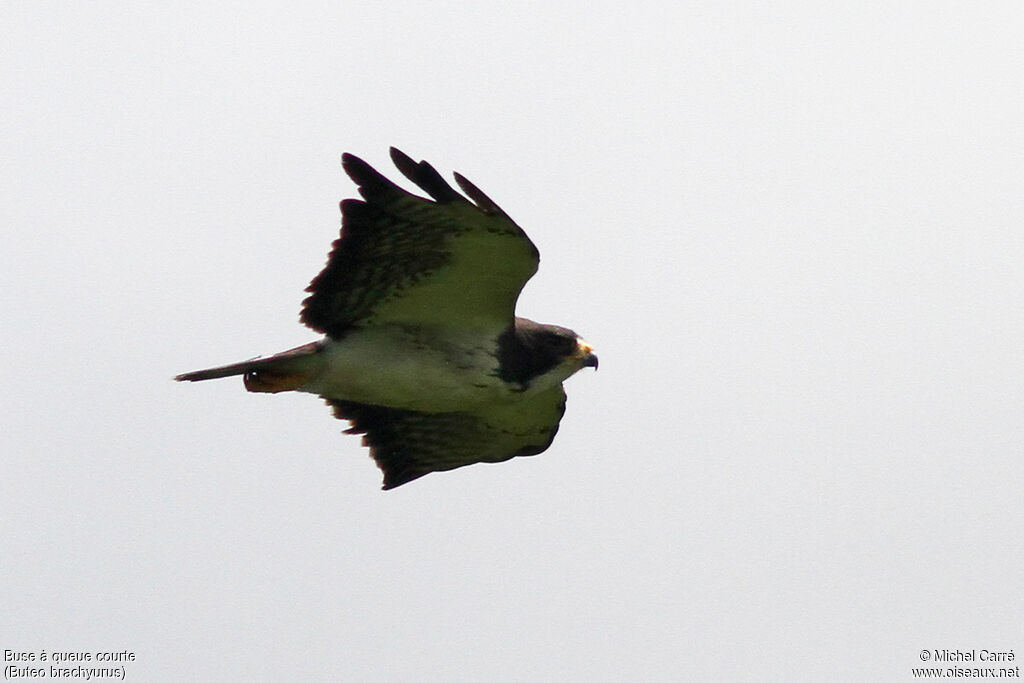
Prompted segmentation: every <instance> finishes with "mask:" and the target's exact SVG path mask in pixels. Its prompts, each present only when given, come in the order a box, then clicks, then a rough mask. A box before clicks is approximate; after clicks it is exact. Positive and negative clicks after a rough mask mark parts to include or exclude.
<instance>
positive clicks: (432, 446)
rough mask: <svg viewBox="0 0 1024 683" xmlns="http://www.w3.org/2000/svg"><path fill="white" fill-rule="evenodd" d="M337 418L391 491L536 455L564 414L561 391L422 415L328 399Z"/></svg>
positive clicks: (558, 387)
mask: <svg viewBox="0 0 1024 683" xmlns="http://www.w3.org/2000/svg"><path fill="white" fill-rule="evenodd" d="M327 402H328V403H329V404H330V405H331V406H333V407H334V415H335V417H338V418H341V419H345V420H350V421H351V422H352V426H351V428H349V429H348V430H346V433H348V434H365V436H364V437H363V445H365V446H369V447H370V455H371V456H373V459H374V460H376V461H377V466H378V467H380V469H381V471H382V472H383V473H384V488H385V489H392V488H395V487H396V486H401V485H402V484H405V483H407V482H410V481H412V480H413V479H417V478H419V477H422V476H423V475H425V474H429V473H431V472H440V471H442V470H451V469H455V468H456V467H462V466H463V465H472V464H473V463H477V462H502V461H504V460H508V459H509V458H513V457H515V456H517V455H536V454H537V453H541V452H542V451H544V450H546V449H547V447H548V446H550V445H551V442H552V440H553V439H554V438H555V432H557V431H558V423H559V421H560V420H561V419H562V414H563V413H564V412H565V392H564V391H563V390H562V387H561V385H559V386H556V387H554V388H553V389H549V390H547V391H545V392H544V393H542V394H537V395H534V396H531V397H530V398H529V399H528V400H523V401H519V402H515V403H508V404H502V405H497V406H487V407H486V408H485V409H484V411H483V412H479V413H420V412H416V411H412V410H396V409H394V408H383V407H380V406H370V405H366V404H362V403H352V402H349V401H337V400H333V399H328V400H327Z"/></svg>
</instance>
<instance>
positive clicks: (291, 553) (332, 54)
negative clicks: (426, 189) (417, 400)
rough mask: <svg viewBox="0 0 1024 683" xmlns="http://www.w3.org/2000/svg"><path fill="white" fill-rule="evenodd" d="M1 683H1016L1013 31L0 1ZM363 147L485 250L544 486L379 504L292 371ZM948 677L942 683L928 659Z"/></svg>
mask: <svg viewBox="0 0 1024 683" xmlns="http://www.w3.org/2000/svg"><path fill="white" fill-rule="evenodd" d="M4 15H5V16H4V18H3V21H2V22H0V45H2V46H3V47H0V50H3V51H4V57H3V59H2V60H0V78H2V85H3V88H2V90H0V92H2V95H0V97H2V98H3V100H4V101H3V106H2V107H0V127H2V130H3V136H4V140H5V141H6V144H5V145H4V155H3V160H2V162H0V174H2V184H0V191H2V193H3V206H4V210H3V213H4V217H5V219H4V224H5V229H4V241H5V244H4V246H3V249H2V250H0V272H3V273H4V274H5V282H6V283H7V284H6V287H5V296H4V297H2V299H0V316H2V317H0V319H2V321H3V325H2V327H0V344H2V347H0V348H2V350H3V352H4V356H5V358H6V359H7V362H6V363H5V364H4V367H3V369H2V370H0V377H2V378H3V387H4V391H3V397H2V398H0V402H2V406H3V411H4V414H5V415H6V416H7V417H6V420H5V424H6V428H5V429H4V430H2V437H0V446H2V452H3V461H2V464H3V476H2V478H0V519H2V520H3V521H2V526H0V528H2V531H3V535H2V537H0V546H2V547H0V586H3V610H2V612H3V614H2V617H0V649H11V650H17V651H26V652H38V651H40V650H44V649H45V650H47V651H48V652H53V651H60V650H75V651H79V650H82V651H92V652H97V651H123V650H129V651H132V652H134V653H135V656H136V660H135V661H134V662H131V663H128V664H126V673H127V676H128V677H129V678H130V679H134V680H146V681H177V680H199V681H223V680H308V681H335V680H381V681H384V680H388V681H394V680H409V681H412V680H416V681H423V680H437V681H445V680H456V679H460V678H461V679H464V680H496V681H522V680H608V681H617V680H623V681H624V680H702V681H718V680H722V681H724V680H729V681H774V680H779V681H823V680H830V681H867V680H872V681H911V680H914V678H913V675H912V671H911V669H912V668H913V667H919V666H924V665H925V664H923V663H922V661H921V657H920V653H921V651H922V650H929V651H934V650H936V649H938V650H941V649H956V648H959V649H963V650H966V649H976V650H978V651H980V650H982V649H989V650H1010V649H1014V650H1015V652H1016V653H1017V656H1018V657H1019V656H1021V655H1024V618H1022V617H1024V573H1022V570H1021V567H1024V546H1022V544H1021V542H1020V538H1021V531H1022V526H1024V496H1022V491H1024V421H1022V416H1024V394H1022V390H1021V386H1022V378H1024V351H1022V348H1024V347H1022V343H1021V339H1022V337H1024V307H1022V305H1021V293H1022V288H1024V276H1022V263H1024V230H1022V224H1024V199H1022V198H1024V123H1022V121H1024V94H1022V93H1024V88H1022V84H1024V42H1022V40H1021V36H1022V35H1024V11H1022V10H1021V9H1020V7H1019V5H1018V4H1017V3H1008V2H1007V3H999V2H996V3H982V4H979V3H966V2H964V3H956V2H952V3H934V2H931V3H924V2H917V3H915V2H905V3H848V4H847V5H844V6H842V7H840V6H839V5H837V4H836V3H832V4H826V5H822V6H816V7H812V6H810V5H809V4H808V3H802V2H787V3H768V4H765V3H751V2H734V3H656V4H655V3H634V4H632V5H631V6H630V7H628V8H627V7H626V6H624V5H622V4H621V3H619V4H611V3H596V4H595V3H575V2H571V3H557V4H555V3H511V4H509V3H506V4H504V5H503V6H502V7H501V8H500V9H499V8H498V7H497V5H493V6H492V5H491V4H487V3H483V4H481V3H457V2H431V3H419V4H412V3H363V2H360V3H355V2H340V3H298V4H296V3H280V4H267V3H256V4H252V3H216V2H215V3H206V4H190V5H184V6H182V5H174V6H172V5H168V6H166V7H158V6H155V5H153V4H149V3H142V4H136V5H131V6H116V5H107V6H106V7H97V6H96V5H95V4H91V3H78V4H72V3H32V4H25V3H17V4H8V6H7V7H6V8H5V10H4ZM389 145H396V146H398V147H400V148H402V149H403V150H404V151H406V152H407V153H409V154H410V155H411V156H413V157H415V158H417V159H420V158H424V159H427V160H429V161H430V162H431V163H433V164H434V165H435V166H436V167H437V169H438V170H439V171H441V172H442V173H443V174H444V175H445V176H448V177H450V173H451V171H453V170H457V171H460V172H462V173H463V174H465V175H466V176H467V177H469V178H470V179H471V180H472V181H474V182H475V183H476V184H477V185H479V186H480V187H481V188H482V189H483V190H484V191H485V192H487V193H488V194H489V195H490V196H492V197H493V198H494V199H495V200H496V201H497V202H498V203H499V204H500V205H501V206H502V207H503V208H504V209H505V210H506V211H507V212H508V213H509V214H510V215H511V216H512V217H513V218H514V219H516V221H517V222H518V223H519V224H520V225H522V226H523V227H524V228H525V229H526V230H527V231H528V232H529V234H530V235H531V237H532V238H533V240H534V241H535V243H536V244H537V245H538V247H539V248H540V250H541V255H542V263H541V270H540V272H539V274H538V275H537V276H536V277H535V278H534V280H533V281H532V282H531V283H530V284H529V285H528V286H527V289H526V291H525V292H524V295H523V297H522V298H521V300H520V309H519V312H520V314H522V315H525V316H527V317H531V318H534V319H537V320H541V321H544V322H556V323H560V324H563V325H567V326H570V327H572V328H573V329H575V330H577V331H578V332H580V333H581V334H582V335H583V336H585V337H586V338H587V339H589V340H590V341H592V342H593V343H594V344H595V345H596V346H597V350H598V353H599V354H600V357H601V370H600V372H598V373H596V374H595V373H592V372H585V373H581V374H579V375H577V376H575V377H573V378H572V379H571V380H570V381H569V382H568V383H567V387H566V388H567V390H568V393H569V405H568V411H567V413H566V417H565V419H564V420H563V423H562V429H561V432H560V433H559V436H558V438H557V439H556V441H555V443H554V445H553V447H552V448H551V449H550V450H549V451H547V452H546V453H544V454H543V455H540V456H537V457H535V458H520V459H517V460H515V461H511V462H508V463H505V464H502V465H497V466H482V465H481V466H474V467H469V468H463V469H461V470H457V471H454V472H451V473H446V474H438V475H431V476H428V477H426V478H424V479H422V480H419V481H417V482H415V483H412V484H410V485H408V486H404V487H402V488H400V489H397V490H395V491H390V492H386V493H385V492H382V491H380V490H379V487H380V473H379V472H378V470H377V469H376V467H375V466H374V465H373V463H372V461H371V460H370V459H369V457H368V454H367V451H366V450H365V449H363V448H362V447H361V446H360V442H359V438H358V437H353V436H343V435H342V434H341V431H342V429H343V428H344V427H345V425H344V423H341V422H338V421H336V420H334V419H333V418H332V417H331V415H330V411H329V410H328V409H327V408H326V407H325V406H323V405H322V404H321V403H320V402H319V401H317V400H316V399H314V398H312V397H309V396H301V395H295V396H291V395H280V396H264V395H253V394H247V393H246V392H245V391H244V390H243V388H242V386H241V383H240V382H239V381H237V380H231V381H228V380H225V381H221V382H213V383H205V384H202V385H182V384H177V383H174V382H172V381H171V380H170V378H171V377H172V376H173V375H175V374H177V373H179V372H182V371H186V370H192V369H196V368H200V367H205V366H209V365H214V364H219V363H223V362H229V361H234V360H239V359H242V358H246V357H250V356H255V355H259V354H266V353H270V352H274V351H278V350H281V349H284V348H288V347H290V346H294V345H297V344H300V343H303V342H306V341H310V340H312V339H314V338H315V336H316V335H315V334H314V333H312V332H311V331H309V330H306V329H305V328H303V327H302V326H301V325H300V324H299V323H298V321H297V315H298V310H299V304H300V302H301V300H302V298H303V292H302V290H303V288H304V287H305V286H306V285H307V283H308V282H309V280H310V279H311V278H312V277H313V276H314V275H315V274H316V273H317V272H318V271H319V269H320V268H321V266H322V265H323V263H324V259H325V257H326V255H327V251H328V249H329V246H330V242H331V240H333V239H334V238H335V237H336V235H337V231H338V219H339V215H338V208H337V203H338V201H339V200H341V199H343V198H345V197H350V196H353V193H354V188H353V187H352V184H351V183H350V182H349V180H348V179H347V178H346V177H345V176H344V174H343V172H342V170H341V167H340V163H339V159H340V155H341V153H342V152H344V151H350V152H353V153H356V154H358V155H360V156H362V157H364V158H365V159H366V160H367V161H369V162H370V163H372V164H375V165H377V166H378V168H380V169H381V170H384V171H386V172H387V174H388V175H389V176H391V177H397V176H398V174H397V172H396V171H394V170H393V169H392V168H390V164H389V162H388V160H387V148H388V146H389ZM947 666H948V665H947Z"/></svg>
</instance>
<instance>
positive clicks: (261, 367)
mask: <svg viewBox="0 0 1024 683" xmlns="http://www.w3.org/2000/svg"><path fill="white" fill-rule="evenodd" d="M319 352H320V344H319V343H318V342H313V343H312V344H304V345H302V346H299V347H296V348H294V349H289V350H288V351H282V352H281V353H276V354H274V355H273V356H270V357H268V358H255V359H253V360H246V361H242V362H241V363H232V364H231V365H222V366H220V367H217V368H209V369H207V370H196V371H195V372H186V373H185V374H183V375H178V376H177V377H175V378H174V379H175V380H177V381H179V382H200V381H202V380H204V379H220V378H221V377H232V376H234V375H243V380H244V382H245V388H246V389H247V390H248V391H259V392H268V393H276V392H278V391H293V390H295V389H298V388H299V387H301V386H302V385H304V384H306V383H307V382H309V381H310V380H311V379H313V378H314V377H316V375H317V372H318V371H319V370H320V364H319V362H318V354H319Z"/></svg>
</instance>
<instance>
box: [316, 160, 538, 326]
mask: <svg viewBox="0 0 1024 683" xmlns="http://www.w3.org/2000/svg"><path fill="white" fill-rule="evenodd" d="M391 159H392V160H393V161H394V162H395V166H397V167H398V169H399V170H400V171H401V172H402V173H403V174H404V175H405V176H406V177H407V178H409V179H410V180H411V181H413V182H414V183H416V185H418V186H419V187H420V188H421V189H423V190H424V191H425V192H426V193H427V194H429V195H430V196H431V197H433V199H434V201H431V200H429V199H424V198H423V197H417V196H416V195H413V194H410V193H409V192H406V191H405V190H403V189H402V188H400V187H398V186H397V185H395V184H394V183H392V182H391V181H390V180H388V179H387V178H385V177H384V176H383V175H381V174H380V173H378V172H377V171H376V170H374V169H373V168H372V167H371V166H370V165H369V164H367V163H366V162H365V161H363V160H362V159H360V158H358V157H355V156H352V155H351V154H346V155H344V156H343V157H342V164H343V166H344V168H345V171H346V172H347V173H348V174H349V176H350V177H351V178H352V180H354V181H355V182H356V184H357V185H358V186H359V193H360V194H361V195H362V197H363V199H362V200H358V199H346V200H345V201H343V202H342V203H341V214H342V223H341V236H340V237H339V238H338V239H337V240H335V242H334V245H333V248H332V251H331V255H330V257H329V258H328V261H327V266H326V267H325V268H324V269H323V271H322V272H321V273H320V274H319V275H317V277H316V278H315V279H314V280H313V282H312V283H310V285H309V287H308V288H307V290H306V291H308V292H310V296H309V297H307V298H306V300H305V301H304V302H303V310H302V315H301V317H302V322H304V323H306V324H307V325H309V326H310V327H312V328H313V329H315V330H317V331H320V332H324V333H326V334H327V335H329V336H331V337H333V338H340V337H341V336H343V335H344V333H345V332H346V331H347V330H348V329H350V328H352V327H357V326H364V327H365V326H370V325H381V324H391V323H397V324H411V325H429V326H432V325H439V326H445V327H462V328H478V329H481V330H492V331H493V332H494V333H495V334H497V333H498V332H499V331H501V330H503V329H505V328H506V327H508V326H509V325H511V324H512V320H513V317H514V315H515V305H516V299H518V298H519V292H520V291H521V290H522V288H523V285H525V284H526V281H527V280H529V279H530V277H532V276H533V274H534V273H535V272H536V271H537V264H538V262H539V260H540V258H539V255H538V253H537V248H536V247H535V246H534V245H533V243H532V242H531V241H530V239H529V238H528V237H527V236H526V233H524V232H523V231H522V229H521V228H520V227H519V226H518V225H516V224H515V223H514V222H512V219H511V218H509V217H508V216H507V215H506V214H505V212H504V211H502V210H501V209H500V208H498V206H497V205H496V204H495V203H494V202H493V201H491V199H490V198H488V197H487V195H485V194H484V193H483V192H481V191H480V190H479V189H477V188H476V186H474V185H473V184H472V183H470V182H469V181H468V180H466V179H465V178H463V177H462V176H460V175H459V174H457V173H456V174H455V179H456V181H457V182H458V184H459V186H460V187H461V188H462V190H463V192H465V193H466V195H468V196H469V198H470V199H472V200H473V202H475V203H473V202H470V201H469V200H467V199H466V197H464V196H462V195H461V194H459V193H458V192H456V191H455V190H454V189H453V188H452V187H451V186H450V185H449V184H448V183H447V182H445V180H444V179H443V178H442V177H441V176H440V174H438V172H437V171H435V170H434V168H433V167H432V166H430V164H428V163H427V162H425V161H421V162H419V163H416V162H415V161H413V160H412V159H410V158H409V157H408V156H406V155H405V154H403V153H402V152H400V151H398V150H397V149H395V148H391Z"/></svg>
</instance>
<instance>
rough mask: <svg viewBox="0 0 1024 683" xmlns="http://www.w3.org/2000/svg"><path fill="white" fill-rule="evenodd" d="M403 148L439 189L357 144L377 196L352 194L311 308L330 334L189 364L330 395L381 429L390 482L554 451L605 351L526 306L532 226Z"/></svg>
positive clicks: (362, 182) (254, 382)
mask: <svg viewBox="0 0 1024 683" xmlns="http://www.w3.org/2000/svg"><path fill="white" fill-rule="evenodd" d="M392 158H393V159H394V160H395V163H396V165H397V166H398V168H399V169H400V170H402V172H403V173H405V175H406V176H408V177H409V178H410V179H412V180H413V181H414V182H416V183H417V184H418V185H419V186H420V187H421V188H423V189H424V190H426V191H427V192H428V193H429V194H431V195H432V196H433V198H434V199H435V201H430V200H426V199H423V198H420V197H416V196H414V195H410V194H409V193H407V192H405V191H404V190H401V189H400V188H398V187H397V186H396V185H394V184H392V183H391V182H390V181H388V180H387V179H385V178H384V177H383V176H381V175H380V174H379V173H377V172H376V171H375V170H373V169H372V168H371V167H370V166H369V165H368V164H366V163H365V162H363V161H362V160H360V159H358V158H356V157H353V156H351V155H345V157H344V164H345V168H346V170H347V171H348V172H349V175H351V176H352V178H353V179H354V180H355V181H356V182H357V184H359V187H360V192H361V194H362V195H363V197H364V201H358V200H346V201H345V202H343V203H342V214H343V223H342V233H341V237H340V238H339V239H338V240H337V241H336V242H335V244H334V250H333V251H332V254H331V257H330V259H329V261H328V264H327V266H326V267H325V268H324V270H323V272H321V273H320V275H318V276H317V278H316V279H314V281H313V283H312V284H311V285H310V287H309V291H310V292H311V293H312V294H311V296H310V297H308V298H307V299H306V301H305V303H304V308H303V312H302V319H303V321H304V322H306V323H307V324H308V325H310V326H311V327H313V328H314V329H318V330H320V331H323V332H325V333H326V334H327V336H326V338H325V339H323V340H321V341H319V342H313V343H311V344H306V345H304V346H301V347H298V348H295V349H291V350H289V351H285V352H282V353H280V354H276V355H274V356H271V357H268V358H260V359H255V360H251V361H244V362H241V363H235V364H232V365H227V366H222V367H218V368H211V369H209V370H200V371H196V372H191V373H186V374H184V375H180V376H178V377H177V378H176V379H178V380H189V381H196V380H204V379H214V378H218V377H227V376H231V375H243V376H244V378H245V386H246V388H247V389H248V390H249V391H254V392H270V393H274V392H279V391H300V392H307V393H312V394H316V395H319V396H321V397H323V398H324V399H325V400H327V402H328V403H329V404H330V405H332V406H333V407H334V411H335V415H336V416H337V417H339V418H344V419H347V420H350V421H351V422H352V428H351V429H350V430H349V431H350V432H358V433H365V434H366V436H365V437H364V442H365V443H366V444H367V445H369V446H370V448H371V454H372V455H373V457H374V458H375V459H376V460H377V463H378V465H380V467H381V469H382V470H383V471H384V475H385V482H384V484H385V488H393V487H394V486H398V485H400V484H403V483H405V482H407V481H411V480H412V479H415V478H417V477H419V476H422V475H424V474H427V473H429V472H432V471H439V470H445V469H452V468H454V467H459V466H462V465H467V464H472V463H474V462H500V461H502V460H507V459H509V458H511V457H513V456H516V455H530V454H534V453H539V452H541V451H543V450H545V449H546V448H547V447H548V446H549V445H550V443H551V440H552V439H553V438H554V434H555V432H556V431H557V429H558V422H559V420H560V419H561V416H562V412H563V411H564V407H565V393H564V391H563V390H562V386H561V385H562V382H563V381H564V380H565V379H566V378H568V377H569V376H570V375H572V374H573V373H575V372H576V371H578V370H579V369H581V368H582V367H585V366H592V367H596V366H597V358H596V356H595V355H594V354H593V348H592V347H591V346H590V345H589V344H587V343H586V342H584V341H583V340H582V339H580V338H579V337H578V336H577V335H576V334H575V333H574V332H572V331H571V330H568V329H566V328H562V327H558V326H554V325H541V324H539V323H535V322H533V321H531V320H527V319H525V318H518V317H515V315H514V310H515V301H516V299H517V298H518V295H519V291H520V290H521V289H522V286H523V285H524V284H525V282H526V280H527V279H529V277H530V276H531V275H532V274H533V272H534V271H535V270H536V267H537V261H538V260H539V259H538V256H537V251H536V248H535V247H534V246H533V244H532V243H531V242H530V240H529V238H527V237H526V235H525V233H523V232H522V230H521V229H520V228H519V227H518V226H517V225H515V223H513V222H512V221H511V219H509V218H508V217H507V216H506V215H505V214H504V212H502V211H501V210H500V209H499V208H498V207H497V206H496V205H495V204H494V203H493V202H492V201H491V200H490V199H489V198H487V197H486V195H484V194H483V193H482V192H480V191H479V190H478V189H476V187H475V186H473V185H472V184H470V183H468V181H466V180H465V179H464V178H462V177H461V176H459V175H456V179H457V180H458V181H459V184H460V185H461V186H462V188H463V190H464V191H465V192H466V193H467V194H468V195H469V196H470V197H471V198H473V199H474V200H475V202H476V204H475V205H474V204H471V203H470V202H468V201H466V199H465V198H464V197H463V196H462V195H460V194H458V193H457V192H455V191H454V190H453V189H452V188H451V187H450V186H448V185H447V183H445V182H444V181H443V180H442V179H441V178H440V176H439V175H437V173H436V171H434V169H433V168H432V167H430V166H429V165H428V164H426V163H425V162H420V163H419V164H417V163H415V162H413V161H412V160H411V159H409V158H408V157H406V156H405V155H404V154H402V153H401V152H398V151H397V150H394V149H393V150H392Z"/></svg>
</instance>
